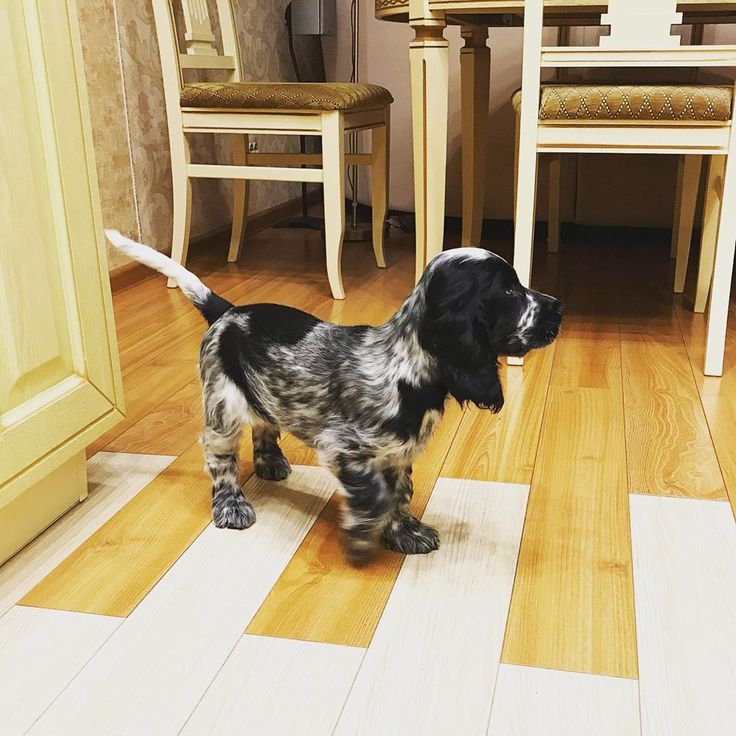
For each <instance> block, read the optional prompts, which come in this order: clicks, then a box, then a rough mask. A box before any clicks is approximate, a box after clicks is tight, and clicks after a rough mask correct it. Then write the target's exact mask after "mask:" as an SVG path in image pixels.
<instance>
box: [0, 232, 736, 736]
mask: <svg viewBox="0 0 736 736" xmlns="http://www.w3.org/2000/svg"><path fill="white" fill-rule="evenodd" d="M452 240H453V236H452V234H450V236H449V238H448V242H449V243H450V244H451V243H452ZM486 246H487V247H489V248H490V249H491V250H494V251H495V252H498V253H500V254H501V255H503V256H506V257H508V256H510V243H509V240H508V239H507V238H506V239H504V238H503V237H499V238H492V239H490V240H488V241H487V242H486ZM412 248H413V244H412V242H411V239H410V238H409V237H407V236H404V235H395V234H394V235H393V236H392V237H391V238H390V240H389V241H388V247H387V251H388V253H387V261H388V268H387V269H385V270H380V269H377V268H376V267H375V265H374V262H373V256H372V252H371V248H370V246H369V245H368V244H366V243H356V244H346V246H345V255H344V280H345V288H346V292H347V299H346V300H345V301H344V302H335V301H333V300H332V299H331V298H330V295H329V290H328V287H327V279H326V274H325V272H324V253H323V244H322V242H321V240H320V238H319V235H318V234H314V233H307V234H304V233H303V232H302V231H290V230H269V231H266V232H263V233H260V234H258V235H256V236H254V237H253V238H251V239H250V241H249V242H248V243H247V245H246V246H245V248H244V252H243V256H242V259H241V261H240V262H239V263H237V264H227V263H226V262H225V245H223V247H222V248H220V249H217V248H216V249H213V250H212V251H210V252H207V253H204V254H202V255H199V256H197V257H196V258H194V259H193V261H192V262H191V263H190V264H189V267H190V268H191V269H192V270H193V271H194V272H196V273H197V274H198V275H199V276H200V277H201V278H202V279H203V280H204V281H205V282H206V283H207V284H208V285H209V286H210V287H211V288H212V289H213V290H214V291H216V292H217V293H220V294H222V295H223V296H224V297H226V298H228V299H230V300H231V301H233V302H235V303H248V302H255V301H269V302H277V303H283V304H288V305H291V306H294V307H298V308H300V309H304V310H307V311H309V312H312V313H313V314H315V315H317V316H318V317H320V318H322V319H327V320H331V321H335V322H338V323H340V324H355V323H368V324H379V323H381V322H382V321H384V320H386V319H387V318H388V317H389V316H390V315H391V314H392V313H393V312H394V311H395V310H396V309H397V308H398V306H399V305H400V304H401V303H402V301H403V300H404V298H405V297H406V296H407V295H408V293H409V292H410V290H411V287H412V274H413V250H412ZM673 270H674V269H673V262H672V261H670V259H669V240H668V237H667V236H666V234H661V233H636V232H635V233H631V232H625V233H622V232H615V231H588V232H586V231H579V232H578V233H577V234H574V235H573V237H571V238H569V239H568V241H566V242H565V243H564V244H563V246H562V249H561V252H560V253H559V254H556V255H551V254H547V253H546V252H545V250H544V249H543V248H542V247H541V246H540V247H538V249H537V252H536V253H535V272H534V284H533V285H534V286H536V287H537V288H539V289H541V290H543V291H545V292H547V293H551V294H554V295H555V296H558V297H559V298H561V299H562V300H563V302H564V303H565V307H566V318H565V323H564V328H563V331H562V334H561V337H560V338H559V340H558V341H557V342H556V343H555V344H554V345H553V346H551V347H550V348H548V349H546V350H544V351H540V352H537V353H534V354H533V355H531V356H530V357H529V358H528V360H527V361H526V365H525V366H524V367H523V368H516V367H506V366H504V367H503V368H502V375H503V381H504V384H505V387H506V406H505V408H504V410H503V411H502V412H501V413H500V414H497V415H492V414H490V413H488V412H483V411H480V410H477V409H475V408H462V407H460V406H457V405H456V404H452V403H450V402H448V406H447V412H446V415H445V418H444V420H443V422H442V424H441V425H440V427H439V429H438V431H437V433H436V435H435V437H434V438H433V440H432V443H431V445H430V447H429V449H428V450H427V452H426V453H425V455H424V456H423V457H422V458H421V460H420V461H419V462H418V463H417V464H416V467H415V472H414V480H415V488H416V493H415V497H414V501H413V510H414V513H415V514H416V515H418V516H422V515H423V516H424V518H425V520H428V521H429V522H430V523H432V524H434V525H435V526H436V527H437V528H438V529H439V530H440V532H441V535H442V546H441V548H440V550H439V551H438V552H436V553H434V554H432V555H430V556H428V557H422V556H419V557H412V558H409V559H405V558H403V557H402V556H401V555H396V554H393V553H390V552H387V551H384V552H383V553H381V554H380V555H379V556H378V557H377V559H376V560H375V561H374V562H373V563H371V564H370V565H368V566H366V567H365V568H361V569H355V568H352V567H350V565H348V564H347V563H346V561H345V559H344V557H343V553H342V550H341V547H340V543H339V537H338V532H337V528H336V518H337V508H338V506H337V496H336V491H337V488H338V485H337V482H336V481H335V480H334V479H333V478H332V477H331V476H329V474H327V473H326V472H325V471H323V470H321V469H318V468H317V467H316V465H317V460H316V456H315V454H314V452H313V451H312V450H310V449H309V448H307V447H305V446H304V445H303V444H301V443H300V442H299V441H298V440H296V439H295V438H294V437H291V436H290V435H285V436H284V437H282V443H281V444H282V447H283V449H284V452H285V454H286V455H287V457H288V458H289V460H290V461H291V463H292V466H294V469H295V470H294V473H293V474H292V476H291V477H290V478H289V479H288V481H285V482H282V483H278V484H274V483H266V482H263V481H259V480H257V479H256V478H255V477H254V476H253V475H252V471H253V467H252V461H251V457H250V455H251V451H252V448H251V443H250V439H249V438H248V437H247V436H246V437H245V438H244V440H243V443H242V448H241V449H242V462H241V473H242V480H243V482H244V483H245V484H247V485H248V487H249V488H248V491H249V494H250V496H251V498H252V499H253V502H254V506H255V507H256V511H257V514H258V522H257V524H256V526H255V527H253V529H251V530H248V531H246V532H230V531H220V530H217V529H215V528H214V527H213V526H212V525H211V523H210V512H209V499H210V489H209V485H208V481H207V478H206V476H205V474H204V471H203V462H202V451H201V447H200V446H199V444H198V436H199V433H200V432H201V420H200V411H201V408H200V396H199V387H198V383H197V374H196V362H197V348H198V343H199V340H200V339H201V336H202V335H203V333H204V324H203V322H202V320H201V318H200V317H199V315H198V314H197V313H196V312H195V310H193V309H192V307H191V306H190V304H189V302H188V300H187V299H186V298H185V297H184V296H183V295H182V294H181V293H179V292H178V291H176V290H168V289H166V287H165V282H164V279H163V278H159V277H158V276H155V277H151V278H147V279H145V280H143V281H140V282H138V283H135V284H133V285H130V286H127V287H126V288H124V289H122V290H120V291H118V292H116V293H115V294H114V295H113V301H114V306H115V313H116V320H117V328H118V338H119V344H120V351H121V360H122V367H123V383H124V388H125V392H126V404H127V409H128V415H127V417H126V419H125V420H124V421H123V422H121V423H120V424H119V425H118V426H117V427H115V428H113V429H112V430H110V431H109V432H108V433H107V434H106V435H105V436H104V437H103V438H102V439H101V440H99V441H98V442H97V443H95V445H94V446H93V447H91V448H90V449H89V455H90V459H89V461H88V462H89V470H90V483H91V494H90V498H89V500H88V501H87V502H85V503H84V504H82V505H81V506H79V507H78V508H77V509H75V510H73V511H72V512H71V513H70V514H68V515H67V516H65V517H64V518H62V519H61V520H59V522H57V523H56V524H55V525H54V526H53V527H51V528H50V529H49V530H48V531H47V532H45V533H44V534H43V535H41V537H39V538H38V539H37V540H35V541H34V542H33V543H32V544H31V545H30V546H29V547H27V548H26V549H25V550H24V551H22V552H21V553H20V554H19V555H18V556H16V558H14V559H12V560H11V561H9V562H8V563H7V564H6V565H5V566H3V567H1V568H0V736H5V735H6V734H8V735H12V734H22V733H33V734H53V735H54V736H67V734H68V735H69V736H77V735H78V734H95V735H98V734H104V735H105V736H108V734H135V735H136V736H139V735H142V736H147V735H148V734H151V736H162V735H166V734H178V733H184V734H189V735H195V734H196V735H198V734H206V733H212V734H227V733H232V734H240V733H254V734H258V735H259V736H261V735H263V736H269V735H270V734H296V733H298V734H307V735H310V734H315V736H322V735H323V734H331V733H339V734H344V735H347V736H352V734H363V733H364V734H393V733H412V732H414V731H417V732H420V731H421V732H422V733H426V734H443V735H444V734H448V735H449V734H453V736H454V734H459V735H460V736H465V734H469V735H471V734H478V735H479V736H486V735H491V736H496V735H498V736H505V735H506V734H524V735H529V736H531V735H534V736H536V735H537V734H538V735H540V736H542V735H544V736H548V735H556V734H561V735H564V736H578V735H579V736H590V735H591V734H609V733H610V734H616V735H618V734H621V735H622V736H623V735H628V734H646V735H647V736H650V735H655V734H656V735H661V736H671V735H672V734H683V735H689V734H696V733H697V734H704V735H708V734H713V736H721V735H722V734H726V733H730V732H731V731H732V729H733V724H734V723H736V710H734V702H736V699H735V698H734V693H736V675H735V674H734V673H736V629H735V628H734V625H733V622H734V621H736V618H735V617H734V615H733V614H734V606H736V576H735V575H734V570H736V525H735V523H734V516H733V508H736V450H735V449H734V447H735V446H736V445H735V444H734V442H733V436H734V433H735V432H736V321H734V324H732V325H731V326H730V329H729V336H728V347H727V353H726V355H727V357H726V372H725V374H724V376H723V377H722V378H720V379H712V378H705V377H704V376H703V375H702V371H701V368H702V360H703V342H704V336H705V318H704V317H703V316H702V315H695V314H693V312H692V311H691V310H690V308H689V306H688V302H687V296H685V297H673V295H672V292H671V283H672V277H673ZM735 316H736V315H735ZM246 434H247V433H246ZM729 501H730V503H729ZM732 505H733V508H732Z"/></svg>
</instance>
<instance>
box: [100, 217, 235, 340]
mask: <svg viewBox="0 0 736 736" xmlns="http://www.w3.org/2000/svg"><path fill="white" fill-rule="evenodd" d="M105 235H106V236H107V239H108V240H109V241H110V242H111V243H112V244H113V245H114V246H115V247H116V248H117V249H118V250H119V251H121V252H122V253H125V255H126V256H130V257H131V258H135V260H136V261H140V262H141V263H143V264H144V265H146V266H149V267H150V268H153V269H155V270H156V271H160V272H161V273H162V274H164V275H165V276H168V277H169V278H171V279H174V281H176V283H177V284H178V285H179V288H180V289H181V290H182V291H183V292H184V293H185V294H186V295H187V296H188V297H189V299H190V300H191V302H192V304H193V305H194V306H195V307H196V308H197V309H198V310H199V311H200V312H202V316H203V317H204V318H205V319H206V320H207V324H210V325H211V324H213V323H214V322H216V321H217V320H218V319H220V317H222V315H223V314H225V312H227V310H228V309H230V308H231V307H232V306H233V305H232V304H231V303H230V302H229V301H227V299H223V298H222V297H221V296H218V295H217V294H215V293H214V292H213V291H212V290H211V289H209V288H208V287H206V286H205V285H204V284H203V283H202V282H201V281H200V280H199V279H198V278H197V277H196V276H195V275H194V274H193V273H192V272H191V271H187V269H186V268H184V266H181V265H179V264H178V263H175V262H174V261H172V260H171V258H169V257H168V256H165V255H164V254H163V253H159V252H158V251H157V250H154V249H153V248H151V247H149V246H148V245H143V244H142V243H136V242H135V241H134V240H130V238H126V237H125V236H124V235H121V234H120V233H119V232H118V231H117V230H105Z"/></svg>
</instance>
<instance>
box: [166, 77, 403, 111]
mask: <svg viewBox="0 0 736 736" xmlns="http://www.w3.org/2000/svg"><path fill="white" fill-rule="evenodd" d="M393 101H394V98H393V97H392V96H391V93H390V92H389V91H388V90H387V89H385V88H383V87H379V86H378V85H375V84H353V83H332V82H329V83H324V84H322V83H311V82H293V83H291V82H223V83H218V82H198V83H196V84H185V85H184V87H183V88H182V91H181V105H182V107H208V108H213V107H214V108H228V109H233V108H235V109H239V110H313V111H315V112H319V111H322V112H324V111H329V110H345V111H349V110H366V109H375V108H379V107H384V106H385V105H390V104H391V103H392V102H393Z"/></svg>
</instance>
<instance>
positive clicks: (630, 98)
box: [510, 0, 736, 376]
mask: <svg viewBox="0 0 736 736" xmlns="http://www.w3.org/2000/svg"><path fill="white" fill-rule="evenodd" d="M681 20H682V15H681V13H678V12H676V0H647V2H646V3H642V2H641V0H610V2H609V3H608V13H607V14H604V15H603V16H602V17H601V24H602V25H607V26H610V35H609V36H603V37H602V38H601V40H600V44H599V46H598V47H564V48H562V47H548V48H543V47H542V25H543V5H542V3H541V2H538V0H527V2H526V3H525V6H524V53H523V72H522V93H521V113H520V119H519V163H518V183H517V197H516V218H515V219H516V232H515V237H514V266H515V267H516V270H517V271H518V273H519V277H520V279H521V281H522V283H525V284H528V283H529V278H530V275H531V266H532V242H533V235H534V194H535V185H536V176H537V154H538V153H570V152H574V153H621V152H627V153H657V154H670V155H687V157H688V158H689V157H698V156H703V155H708V156H711V158H712V161H711V166H710V174H709V177H708V179H709V185H708V192H707V196H706V202H707V203H706V222H705V228H704V229H705V233H704V235H705V237H711V236H712V235H713V234H714V237H712V241H713V242H714V243H715V244H716V245H715V251H714V256H713V261H714V267H713V280H712V293H711V305H710V314H709V318H708V330H707V340H706V353H705V368H704V372H705V374H706V375H713V376H717V375H721V374H722V372H723V355H724V348H725V337H726V323H727V319H728V306H729V297H730V286H731V270H732V267H733V259H734V245H735V244H736V213H734V212H733V204H734V203H735V202H736V171H734V165H736V158H733V157H732V155H731V154H732V153H733V151H734V147H736V136H734V135H732V130H733V126H732V123H731V121H732V119H733V104H734V94H733V85H731V86H729V87H713V88H703V87H698V88H697V90H696V91H694V90H688V89H685V88H684V87H682V86H679V87H676V88H675V87H673V88H671V89H670V90H669V91H659V92H656V91H655V92H656V93H655V92H647V91H645V90H643V88H641V87H631V88H626V89H623V88H613V87H612V88H611V89H610V90H605V89H603V92H602V93H599V94H598V97H601V94H602V96H603V100H601V101H599V102H598V103H597V106H596V110H598V114H592V113H590V112H587V113H586V114H585V115H582V114H578V113H577V112H573V111H571V110H570V107H571V103H570V102H569V101H566V100H560V98H559V93H558V92H557V91H552V92H550V91H546V92H545V91H544V90H543V89H542V86H541V84H540V75H541V69H542V68H562V67H567V68H572V67H599V68H600V67H604V68H615V67H619V68H621V67H672V68H675V67H684V68H688V67H689V68H693V67H734V66H736V46H681V45H680V39H679V38H678V37H676V36H673V35H672V30H671V29H672V25H674V24H677V23H680V22H681ZM599 88H600V86H599ZM584 93H585V91H584V90H581V89H580V88H579V87H577V92H576V93H575V94H576V95H577V99H578V100H580V99H581V98H582V97H584V96H585V94H584ZM607 95H608V96H607ZM555 97H556V98H557V99H558V102H557V103H555V102H554V98H555ZM583 104H584V105H585V106H587V107H588V108H590V107H591V102H590V99H588V100H587V101H585V102H579V103H575V105H573V106H574V107H575V109H576V110H580V109H582V106H583ZM607 108H608V110H607ZM553 110H554V111H555V112H554V114H552V111H553ZM626 110H634V111H636V114H631V113H625V111H626ZM540 111H541V112H540ZM673 111H674V112H673ZM665 112H666V114H665ZM686 161H687V159H686ZM721 171H722V174H721ZM686 179H687V177H686ZM692 180H693V178H692V176H691V177H690V181H692ZM719 182H720V183H719ZM723 203H726V206H723ZM706 260H707V259H706ZM701 263H702V261H701ZM685 265H686V262H685ZM705 268H706V270H707V264H706V266H705ZM680 271H681V273H680V277H681V278H683V279H684V271H683V263H682V261H681V263H680ZM510 362H512V363H518V362H520V361H517V360H512V361H510Z"/></svg>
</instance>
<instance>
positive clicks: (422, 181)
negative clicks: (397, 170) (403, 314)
mask: <svg viewBox="0 0 736 736" xmlns="http://www.w3.org/2000/svg"><path fill="white" fill-rule="evenodd" d="M435 15H436V14H435ZM412 26H413V27H414V30H415V32H416V37H415V39H414V40H413V41H412V42H411V44H410V46H409V61H410V66H411V102H412V128H413V136H414V206H415V211H416V249H417V250H416V272H415V277H416V280H417V281H419V279H420V277H421V275H422V272H423V271H424V267H425V266H426V265H427V263H428V262H429V261H430V260H431V259H432V258H433V257H434V256H436V255H437V254H438V253H441V252H442V244H443V236H444V226H445V180H446V165H447V114H448V110H447V94H448V86H449V66H448V64H449V52H448V43H447V40H446V39H445V37H444V36H443V35H442V32H443V30H444V28H445V22H444V19H441V20H437V19H436V18H433V19H426V18H425V19H420V20H412Z"/></svg>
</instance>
